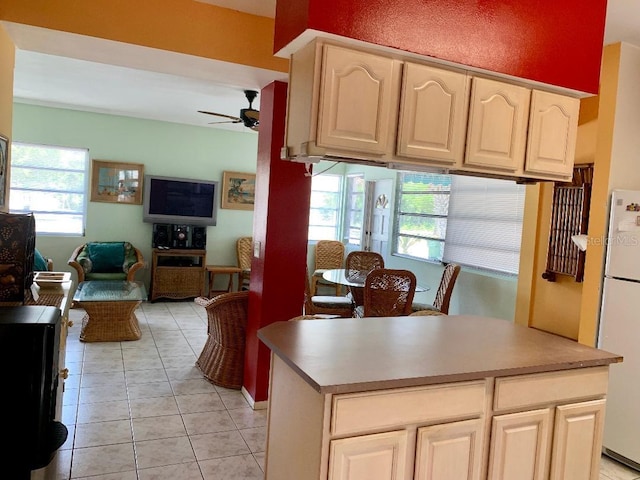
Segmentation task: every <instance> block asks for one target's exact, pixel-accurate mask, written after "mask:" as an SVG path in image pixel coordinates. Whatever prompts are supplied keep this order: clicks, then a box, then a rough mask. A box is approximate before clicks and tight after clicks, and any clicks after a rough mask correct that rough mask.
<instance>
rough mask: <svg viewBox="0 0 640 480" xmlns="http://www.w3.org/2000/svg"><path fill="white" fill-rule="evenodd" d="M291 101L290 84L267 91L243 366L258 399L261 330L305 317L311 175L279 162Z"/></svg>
mask: <svg viewBox="0 0 640 480" xmlns="http://www.w3.org/2000/svg"><path fill="white" fill-rule="evenodd" d="M286 104H287V84H286V83H284V82H273V83H271V84H269V85H267V86H266V87H265V88H263V89H262V92H261V95H260V133H259V136H258V165H257V169H256V199H255V207H254V214H253V218H254V220H253V241H254V244H255V242H259V245H260V257H259V258H255V257H254V258H253V259H252V261H251V286H250V294H249V323H248V325H247V349H246V353H245V365H244V367H245V368H244V388H245V389H246V390H247V391H248V392H249V394H250V395H251V397H252V398H253V399H254V400H255V401H257V402H259V401H263V400H266V399H267V393H268V389H269V364H270V351H269V349H268V348H267V347H266V346H265V345H264V344H263V343H261V342H260V340H259V339H258V337H257V331H258V330H259V329H260V328H262V327H264V326H266V325H269V324H271V323H273V322H277V321H282V320H289V319H290V318H293V317H297V316H298V315H301V314H302V304H303V301H304V275H306V265H307V233H308V232H307V231H308V228H309V204H310V197H311V178H310V177H307V176H305V172H306V170H305V167H304V165H303V164H301V163H294V162H289V161H284V160H280V148H281V147H282V146H283V144H284V126H285V111H286Z"/></svg>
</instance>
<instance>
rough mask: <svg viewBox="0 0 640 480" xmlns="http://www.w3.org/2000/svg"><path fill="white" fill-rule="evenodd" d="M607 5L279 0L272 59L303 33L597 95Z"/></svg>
mask: <svg viewBox="0 0 640 480" xmlns="http://www.w3.org/2000/svg"><path fill="white" fill-rule="evenodd" d="M606 7H607V2H606V0H591V1H589V2H588V4H585V2H584V1H583V0H561V1H558V0H539V1H523V0H457V1H451V0H399V1H395V2H394V1H389V0H366V1H364V0H278V2H277V4H276V23H275V35H274V52H278V51H279V50H281V49H282V48H284V47H285V46H286V45H288V44H289V43H290V42H291V41H292V40H294V39H295V38H296V37H298V36H299V35H300V34H301V33H303V32H304V31H305V30H306V29H314V30H319V31H321V32H326V33H331V34H336V35H340V36H343V37H347V38H353V39H356V40H362V41H365V42H368V43H372V44H376V45H382V46H387V47H392V48H397V49H400V50H404V51H407V52H413V53H417V54H420V55H425V56H430V57H434V58H438V59H441V60H447V61H450V62H454V63H457V64H461V65H467V66H471V67H475V68H481V69H485V70H489V71H492V72H499V73H503V74H507V75H512V76H515V77H520V78H524V79H528V80H536V81H539V82H543V83H546V84H550V85H556V86H561V87H566V88H570V89H574V90H579V91H583V92H587V93H593V94H595V93H597V92H598V84H599V76H600V60H601V57H602V48H603V38H604V24H605V16H606Z"/></svg>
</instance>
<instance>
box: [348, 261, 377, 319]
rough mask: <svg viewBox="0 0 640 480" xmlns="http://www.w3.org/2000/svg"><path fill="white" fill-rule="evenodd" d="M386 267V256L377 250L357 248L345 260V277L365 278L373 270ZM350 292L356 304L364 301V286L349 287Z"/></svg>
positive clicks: (352, 278)
mask: <svg viewBox="0 0 640 480" xmlns="http://www.w3.org/2000/svg"><path fill="white" fill-rule="evenodd" d="M377 268H384V258H383V257H382V255H380V254H379V253H376V252H366V251H364V250H356V251H353V252H350V253H349V254H348V255H347V259H346V260H345V270H346V271H345V277H346V278H347V280H352V281H353V280H356V281H357V280H360V279H362V280H363V283H364V279H365V278H366V277H367V274H368V273H369V272H370V271H371V270H375V269H377ZM349 293H350V294H351V296H352V297H353V302H354V303H355V304H356V306H361V305H362V304H363V303H364V287H349Z"/></svg>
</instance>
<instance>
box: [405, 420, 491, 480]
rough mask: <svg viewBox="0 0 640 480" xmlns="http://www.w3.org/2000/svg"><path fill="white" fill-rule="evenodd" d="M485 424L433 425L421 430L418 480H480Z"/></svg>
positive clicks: (418, 445) (479, 421)
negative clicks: (483, 425)
mask: <svg viewBox="0 0 640 480" xmlns="http://www.w3.org/2000/svg"><path fill="white" fill-rule="evenodd" d="M482 432H483V428H482V421H481V420H480V419H474V420H466V421H463V422H453V423H445V424H442V425H431V426H428V427H422V428H419V429H418V444H417V448H416V460H415V461H416V467H415V475H414V477H413V478H414V479H415V480H479V479H480V478H481V477H480V475H481V468H482Z"/></svg>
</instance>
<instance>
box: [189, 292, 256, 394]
mask: <svg viewBox="0 0 640 480" xmlns="http://www.w3.org/2000/svg"><path fill="white" fill-rule="evenodd" d="M195 302H196V303H197V304H198V305H202V306H203V307H204V308H205V309H206V310H207V321H208V328H207V333H208V337H207V342H206V343H205V345H204V348H203V349H202V352H201V353H200V357H198V360H197V361H196V367H198V368H199V369H200V371H201V372H202V373H203V374H204V376H205V377H206V378H207V380H209V381H210V382H211V383H213V384H214V385H218V386H220V387H225V388H235V389H240V388H241V387H242V379H243V374H244V350H245V343H246V334H245V330H246V326H247V318H248V311H249V292H247V291H245V292H234V293H223V294H221V295H218V296H216V297H214V298H212V299H209V298H206V297H198V298H196V299H195Z"/></svg>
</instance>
